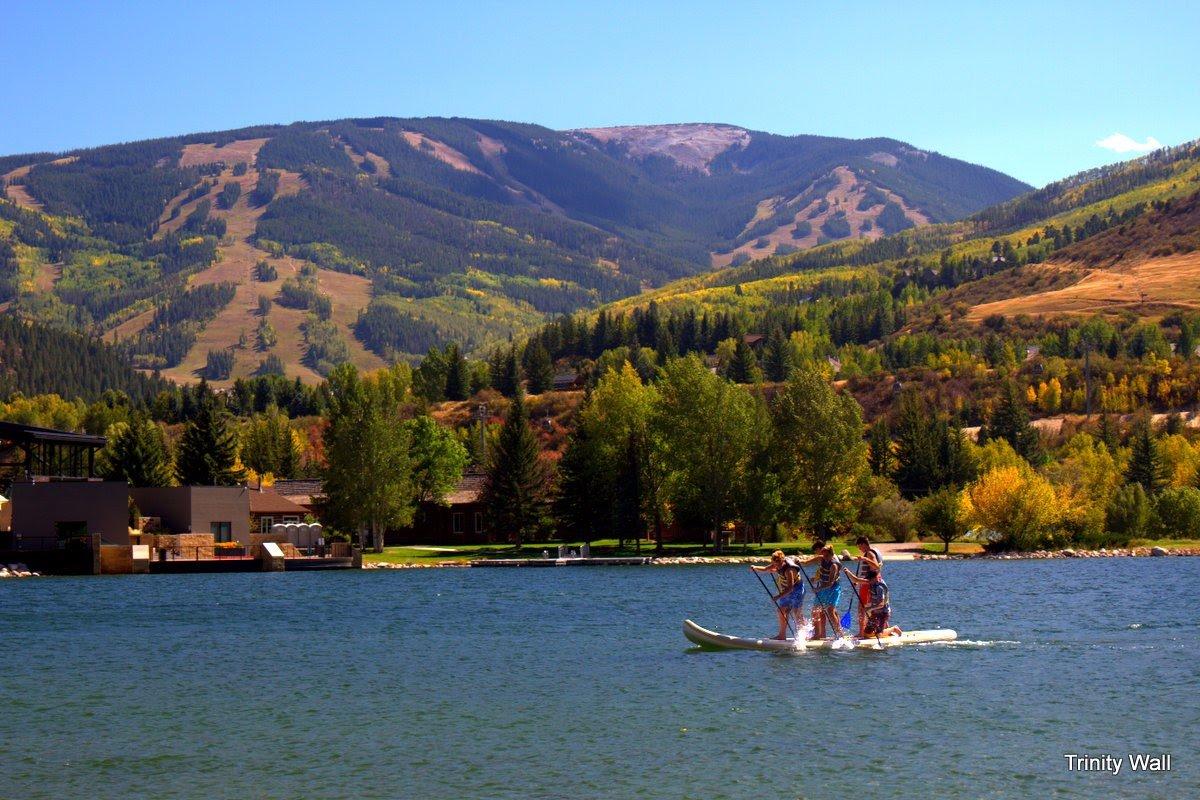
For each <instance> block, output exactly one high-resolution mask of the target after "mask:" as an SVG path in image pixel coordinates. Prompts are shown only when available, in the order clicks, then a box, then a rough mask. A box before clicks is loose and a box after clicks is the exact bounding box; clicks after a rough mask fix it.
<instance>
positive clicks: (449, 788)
mask: <svg viewBox="0 0 1200 800" xmlns="http://www.w3.org/2000/svg"><path fill="white" fill-rule="evenodd" d="M886 575H887V578H888V580H889V584H890V585H891V589H892V600H893V607H894V609H895V614H894V617H893V619H894V620H895V621H896V622H898V623H899V624H900V625H902V626H903V627H905V628H938V627H948V628H954V629H956V630H957V631H958V632H959V636H960V638H961V640H962V641H960V642H959V643H956V644H953V645H925V646H915V647H908V648H899V649H896V650H892V651H883V652H875V651H868V652H833V653H808V654H799V655H795V656H774V655H768V654H764V653H754V652H727V653H708V652H698V651H693V650H690V649H689V646H688V643H687V642H686V641H685V640H684V638H683V636H682V633H681V631H680V624H681V622H682V620H683V619H684V618H685V617H690V618H692V619H694V620H696V621H697V622H699V623H700V624H702V625H704V626H706V627H709V628H713V629H716V630H719V631H722V632H727V633H735V634H740V635H769V634H770V633H773V632H774V630H775V621H774V616H773V613H772V609H771V607H770V605H769V601H768V600H767V598H766V596H765V594H764V592H763V590H762V587H761V586H759V584H758V582H757V581H756V580H755V579H754V577H753V576H752V575H750V574H749V572H748V570H747V569H746V568H745V567H641V568H639V567H624V568H621V567H616V568H599V567H596V568H559V569H526V570H513V569H474V570H468V569H456V570H439V569H433V570H406V571H383V570H379V571H364V572H357V571H356V572H338V573H326V574H320V573H278V574H238V575H234V574H231V575H182V576H162V575H154V576H149V575H147V576H113V577H100V578H46V579H27V580H20V581H16V580H9V581H4V582H0V631H2V632H3V633H2V637H3V638H2V639H0V764H2V765H3V766H2V767H0V796H3V797H13V798H18V797H20V798H31V797H37V798H42V797H45V798H128V797H170V798H300V797H303V798H343V797H345V798H560V797H561V798H577V799H579V800H586V799H587V798H636V797H646V798H828V797H835V796H837V797H843V798H852V797H871V798H874V797H939V798H981V797H996V798H999V797H1014V798H1016V797H1035V796H1037V797H1064V798H1070V797H1080V798H1084V797H1086V798H1094V797H1097V796H1122V797H1162V798H1167V797H1184V796H1192V797H1195V796H1200V765H1198V764H1197V758H1198V755H1200V754H1198V753H1197V741H1198V734H1200V644H1198V635H1200V602H1197V595H1196V591H1197V587H1200V559H1197V558H1141V559H1103V560H1087V561H1084V560H1080V561H1020V562H996V561H973V562H909V563H890V564H888V566H887V569H886ZM1131 752H1134V753H1136V752H1151V753H1161V752H1169V753H1172V754H1173V755H1174V759H1173V768H1174V769H1173V771H1172V772H1170V773H1162V774H1148V773H1137V774H1131V773H1130V769H1129V765H1128V763H1126V764H1125V766H1124V767H1123V769H1122V771H1121V773H1120V774H1119V775H1117V776H1116V777H1112V776H1109V775H1107V774H1097V773H1078V772H1069V771H1068V770H1067V769H1066V761H1065V760H1064V758H1063V756H1064V754H1066V753H1084V754H1089V755H1103V754H1114V755H1117V756H1119V757H1121V758H1124V757H1125V755H1126V754H1127V753H1131Z"/></svg>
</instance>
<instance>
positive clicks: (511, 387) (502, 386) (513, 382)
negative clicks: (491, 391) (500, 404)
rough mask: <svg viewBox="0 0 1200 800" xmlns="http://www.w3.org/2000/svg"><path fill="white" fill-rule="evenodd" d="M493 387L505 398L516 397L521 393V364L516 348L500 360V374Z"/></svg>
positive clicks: (509, 349)
mask: <svg viewBox="0 0 1200 800" xmlns="http://www.w3.org/2000/svg"><path fill="white" fill-rule="evenodd" d="M492 385H493V386H495V387H496V388H497V389H498V390H499V391H500V394H502V395H504V396H505V397H516V396H517V394H518V393H519V392H520V391H521V363H520V362H519V361H518V360H517V348H516V347H509V348H508V353H507V354H505V355H504V357H503V358H502V359H501V360H500V372H499V375H498V376H497V377H496V378H494V379H493V380H492Z"/></svg>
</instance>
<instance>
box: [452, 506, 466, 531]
mask: <svg viewBox="0 0 1200 800" xmlns="http://www.w3.org/2000/svg"><path fill="white" fill-rule="evenodd" d="M450 518H451V520H452V521H453V524H454V532H455V533H462V532H463V515H462V512H461V511H455V512H454V514H452V515H451V517H450Z"/></svg>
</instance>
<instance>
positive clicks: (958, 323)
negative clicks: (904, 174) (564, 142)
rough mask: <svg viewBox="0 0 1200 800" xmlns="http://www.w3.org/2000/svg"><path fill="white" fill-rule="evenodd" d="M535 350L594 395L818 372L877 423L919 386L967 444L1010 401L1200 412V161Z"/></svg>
mask: <svg viewBox="0 0 1200 800" xmlns="http://www.w3.org/2000/svg"><path fill="white" fill-rule="evenodd" d="M1038 215H1042V216H1038ZM530 343H531V345H536V347H534V346H527V348H526V352H530V351H533V352H536V353H545V354H546V355H547V356H548V358H549V359H552V360H555V361H557V362H558V363H559V364H560V365H561V364H563V363H566V362H569V363H570V364H572V365H573V366H574V367H575V368H576V369H578V370H579V372H580V374H581V375H582V376H583V378H582V379H583V381H584V382H585V383H586V382H588V381H594V380H595V379H596V378H597V377H598V376H599V375H600V374H602V373H603V372H604V371H605V370H606V369H607V368H608V367H609V366H612V365H614V364H620V363H621V362H622V361H626V360H627V361H629V362H630V363H632V364H633V365H634V366H635V368H636V369H637V370H638V371H639V373H642V374H643V376H644V377H648V376H652V375H654V374H656V370H657V369H658V366H659V365H661V364H663V363H665V362H666V361H667V360H668V359H670V358H671V357H672V356H674V355H677V354H684V353H699V354H702V355H704V356H705V357H706V358H708V359H709V363H710V365H711V366H713V368H714V369H716V370H717V371H718V372H719V373H720V374H722V375H724V376H726V377H729V378H731V379H733V380H734V381H736V382H739V383H751V382H757V381H760V380H765V381H767V382H772V381H782V380H786V379H787V378H788V377H789V376H790V375H792V374H793V373H794V372H795V371H797V370H809V371H811V370H817V371H821V372H824V373H826V374H827V375H828V376H829V377H831V378H835V379H838V380H844V381H846V382H847V385H848V386H849V388H850V390H851V391H852V392H854V394H855V396H856V397H857V398H858V400H859V401H860V403H862V405H863V406H864V408H865V409H866V410H867V412H868V416H876V415H880V414H885V413H890V410H894V408H895V400H896V398H897V397H898V396H899V393H900V392H901V390H902V388H903V387H904V386H911V385H916V386H918V387H920V389H921V392H922V393H923V394H924V395H926V397H927V399H928V400H929V401H930V402H931V403H933V405H934V407H936V408H939V409H941V410H942V411H943V412H946V413H949V414H950V415H952V416H953V417H954V418H955V419H957V420H959V422H960V424H962V425H978V424H981V422H983V421H985V420H987V419H988V418H989V417H990V415H991V413H992V410H993V409H994V405H995V403H996V402H998V393H1000V392H1001V391H1002V390H1004V391H1007V389H1005V388H1004V387H1006V386H1010V384H1011V385H1015V386H1016V387H1017V389H1015V390H1014V391H1019V392H1020V393H1021V397H1022V398H1023V399H1024V402H1025V403H1027V404H1028V406H1029V408H1030V409H1033V410H1037V411H1040V412H1041V413H1043V414H1055V413H1064V412H1069V413H1074V414H1079V413H1084V412H1087V411H1089V410H1090V411H1092V412H1096V411H1104V412H1113V413H1129V412H1132V411H1136V410H1138V409H1139V408H1153V409H1155V410H1158V411H1169V410H1175V409H1179V408H1185V407H1191V406H1192V405H1193V404H1194V403H1196V402H1198V401H1200V394H1198V391H1200V390H1198V389H1197V387H1198V386H1200V383H1198V382H1197V380H1196V378H1195V375H1196V370H1197V369H1198V368H1200V144H1198V143H1191V144H1187V145H1182V146H1180V147H1175V148H1170V149H1165V150H1161V151H1158V152H1156V153H1154V154H1151V155H1150V156H1147V157H1145V158H1141V159H1137V160H1134V161H1130V162H1126V163H1124V164H1118V165H1115V166H1113V167H1109V168H1106V169H1103V170H1094V171H1091V172H1088V173H1083V174H1081V175H1078V176H1074V177H1072V178H1069V179H1066V180H1064V181H1060V182H1058V183H1056V184H1053V185H1051V186H1048V187H1046V188H1045V189H1042V190H1038V191H1037V192H1033V193H1030V194H1029V195H1026V196H1024V197H1021V198H1017V199H1016V200H1014V201H1012V202H1009V203H1005V204H1002V205H1001V206H998V207H995V208H991V209H988V210H986V211H984V212H981V213H979V214H976V215H974V216H972V217H970V218H968V219H965V220H962V221H959V222H956V223H950V224H941V225H930V226H926V227H923V228H919V229H914V230H908V231H903V232H901V233H899V234H896V235H893V236H890V237H884V238H881V239H879V240H877V241H873V242H848V243H834V244H829V245H826V246H823V247H818V248H814V249H812V250H810V251H807V252H804V253H797V254H794V255H789V256H784V257H776V258H772V259H765V260H762V261H758V262H753V263H750V264H746V265H744V266H741V267H735V268H729V269H725V270H720V271H717V272H713V273H711V274H708V275H704V276H696V277H692V278H687V279H682V280H680V281H676V282H674V283H671V284H668V285H666V286H664V287H661V288H659V289H655V290H651V291H648V292H645V293H643V294H641V295H638V296H636V297H631V298H626V299H624V300H620V301H616V302H614V303H610V304H607V305H605V306H602V307H601V308H600V309H598V310H597V311H592V312H586V313H581V314H576V315H573V316H571V317H564V318H561V319H559V320H556V321H554V322H553V323H550V324H548V325H546V326H544V327H543V328H542V329H541V330H540V331H539V332H538V333H537V334H535V335H534V336H532V337H531V338H530ZM1013 382H1015V383H1013ZM1060 422H1061V420H1060Z"/></svg>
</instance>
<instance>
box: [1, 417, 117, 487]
mask: <svg viewBox="0 0 1200 800" xmlns="http://www.w3.org/2000/svg"><path fill="white" fill-rule="evenodd" d="M106 441H107V440H106V439H105V438H104V437H103V436H91V435H89V434H86V433H72V432H70V431H59V430H54V429H53V428H39V427H37V426H36V425H22V424H20V423H16V422H0V476H3V478H7V479H8V480H9V481H11V480H12V479H14V478H19V479H24V480H33V479H34V478H93V477H95V474H96V451H97V450H99V449H101V448H102V447H104V445H105V443H106Z"/></svg>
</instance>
